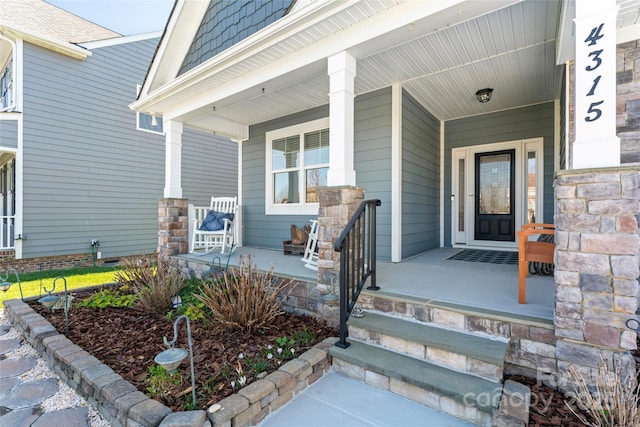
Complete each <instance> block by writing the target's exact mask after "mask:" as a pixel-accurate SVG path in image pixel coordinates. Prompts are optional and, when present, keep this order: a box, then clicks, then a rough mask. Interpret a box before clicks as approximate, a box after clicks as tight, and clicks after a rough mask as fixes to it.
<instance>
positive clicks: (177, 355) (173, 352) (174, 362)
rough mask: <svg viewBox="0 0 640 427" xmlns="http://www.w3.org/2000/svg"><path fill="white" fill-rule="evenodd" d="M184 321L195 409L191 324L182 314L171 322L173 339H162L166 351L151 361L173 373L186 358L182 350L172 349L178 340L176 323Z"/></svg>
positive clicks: (194, 406)
mask: <svg viewBox="0 0 640 427" xmlns="http://www.w3.org/2000/svg"><path fill="white" fill-rule="evenodd" d="M182 319H184V320H185V321H186V322H187V343H188V344H189V361H190V365H191V399H192V402H193V409H195V408H196V379H195V378H196V377H195V375H194V370H193V340H192V339H191V322H190V321H189V318H188V317H187V316H185V315H184V314H183V315H181V316H178V318H177V319H176V320H175V322H173V339H172V340H171V341H167V337H166V336H165V337H163V341H164V345H166V346H167V347H169V348H168V349H167V350H165V351H163V352H162V353H159V354H158V355H157V356H156V357H155V358H154V359H153V360H154V362H156V363H157V364H158V365H160V366H162V367H163V368H164V369H166V370H167V371H169V372H173V371H175V370H176V369H177V368H178V365H180V362H182V360H183V359H184V358H185V357H186V356H187V354H186V353H187V352H186V351H184V349H182V348H174V347H173V345H174V344H175V343H176V341H177V340H178V323H180V320H182Z"/></svg>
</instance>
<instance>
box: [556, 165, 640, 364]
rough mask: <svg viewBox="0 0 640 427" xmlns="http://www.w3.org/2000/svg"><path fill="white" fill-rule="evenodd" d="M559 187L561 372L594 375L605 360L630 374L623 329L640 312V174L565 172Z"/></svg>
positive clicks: (629, 341)
mask: <svg viewBox="0 0 640 427" xmlns="http://www.w3.org/2000/svg"><path fill="white" fill-rule="evenodd" d="M554 186H555V200H556V212H555V214H556V215H555V223H556V227H557V231H556V253H555V257H556V266H555V281H556V285H557V290H556V301H555V331H556V332H555V333H556V339H557V342H556V359H557V363H558V371H559V372H560V374H561V375H564V374H565V373H566V370H567V368H568V366H569V365H571V364H572V365H573V366H575V367H576V368H577V369H578V370H580V371H581V372H583V373H584V374H587V375H595V374H596V373H597V370H596V369H593V368H596V367H597V366H598V363H599V362H600V356H601V355H602V356H604V357H605V358H606V359H607V360H609V361H610V362H611V361H612V360H616V361H618V362H620V363H622V367H623V370H624V372H629V371H627V370H628V369H629V370H632V371H631V372H633V371H634V370H635V362H634V360H633V357H632V356H631V354H630V353H629V350H632V349H635V348H636V333H635V332H634V331H631V330H629V329H628V328H627V327H626V326H625V322H626V320H627V319H629V318H632V317H635V315H636V314H635V313H636V310H637V309H638V274H639V259H640V258H639V257H640V236H639V232H638V221H639V220H640V169H639V168H638V167H635V168H631V167H628V168H606V169H584V170H573V171H561V172H559V173H558V176H557V178H556V180H555V183H554Z"/></svg>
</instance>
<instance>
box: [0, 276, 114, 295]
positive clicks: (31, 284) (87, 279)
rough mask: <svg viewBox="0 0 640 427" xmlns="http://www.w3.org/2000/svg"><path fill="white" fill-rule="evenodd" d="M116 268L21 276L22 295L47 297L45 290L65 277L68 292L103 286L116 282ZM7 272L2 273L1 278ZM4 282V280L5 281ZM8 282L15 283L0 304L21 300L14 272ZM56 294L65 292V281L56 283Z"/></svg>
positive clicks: (2, 293) (4, 293)
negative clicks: (58, 278) (11, 300)
mask: <svg viewBox="0 0 640 427" xmlns="http://www.w3.org/2000/svg"><path fill="white" fill-rule="evenodd" d="M116 271H117V270H116V268H114V267H83V268H71V269H68V270H45V271H42V272H39V271H36V272H34V273H23V274H20V273H18V274H19V275H20V282H21V283H22V294H23V296H24V298H27V297H32V296H40V295H46V294H47V293H46V292H45V290H44V288H47V289H51V288H52V287H53V280H54V279H55V278H56V277H64V278H65V279H66V280H67V290H68V291H70V290H72V289H77V288H86V287H87V286H95V285H103V284H105V283H113V282H115V277H114V276H115V273H116ZM3 274H6V272H0V278H3V277H5V276H2V275H3ZM3 281H4V280H3ZM7 281H8V282H11V283H15V284H14V285H12V286H11V288H10V289H9V290H8V291H7V292H0V302H2V301H4V300H9V299H19V298H20V288H19V286H18V284H17V280H16V276H15V274H13V272H11V273H9V277H8V278H7ZM41 284H42V289H41V287H40V286H41ZM54 292H56V293H57V292H60V293H62V292H64V281H63V280H58V281H56V289H55V291H54Z"/></svg>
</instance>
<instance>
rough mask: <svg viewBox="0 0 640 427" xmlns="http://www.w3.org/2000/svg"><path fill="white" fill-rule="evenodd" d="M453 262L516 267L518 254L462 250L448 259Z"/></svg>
mask: <svg viewBox="0 0 640 427" xmlns="http://www.w3.org/2000/svg"><path fill="white" fill-rule="evenodd" d="M447 259H451V260H455V261H468V262H487V263H490V264H509V265H518V252H506V251H488V250H484V249H463V250H461V251H460V252H458V253H456V254H454V255H451V256H450V257H449V258H447Z"/></svg>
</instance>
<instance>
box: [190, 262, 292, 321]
mask: <svg viewBox="0 0 640 427" xmlns="http://www.w3.org/2000/svg"><path fill="white" fill-rule="evenodd" d="M291 282H292V281H291V280H278V279H274V278H273V266H271V267H270V268H269V270H268V271H261V270H259V269H258V268H257V267H256V266H255V264H254V263H253V262H252V260H251V256H243V257H242V258H241V259H240V265H239V266H238V268H234V269H232V270H231V272H225V273H224V275H223V277H222V278H221V279H219V280H216V281H213V282H204V283H203V285H202V294H201V295H196V298H198V299H199V300H200V301H202V303H203V304H204V305H205V306H206V307H207V308H208V309H209V310H210V311H211V322H212V325H213V327H214V328H216V329H217V330H218V331H220V332H231V331H238V330H239V331H242V332H256V331H257V330H258V329H268V328H269V324H270V322H271V321H272V320H273V319H275V318H276V317H277V316H279V315H280V314H282V313H283V311H282V309H281V307H282V301H283V300H280V299H279V296H280V294H281V293H282V292H283V291H284V290H285V288H286V287H287V286H289V285H290V284H291ZM292 289H293V288H292ZM289 292H291V289H290V290H289ZM288 295H289V293H287V294H286V295H285V299H286V297H287V296H288Z"/></svg>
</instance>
